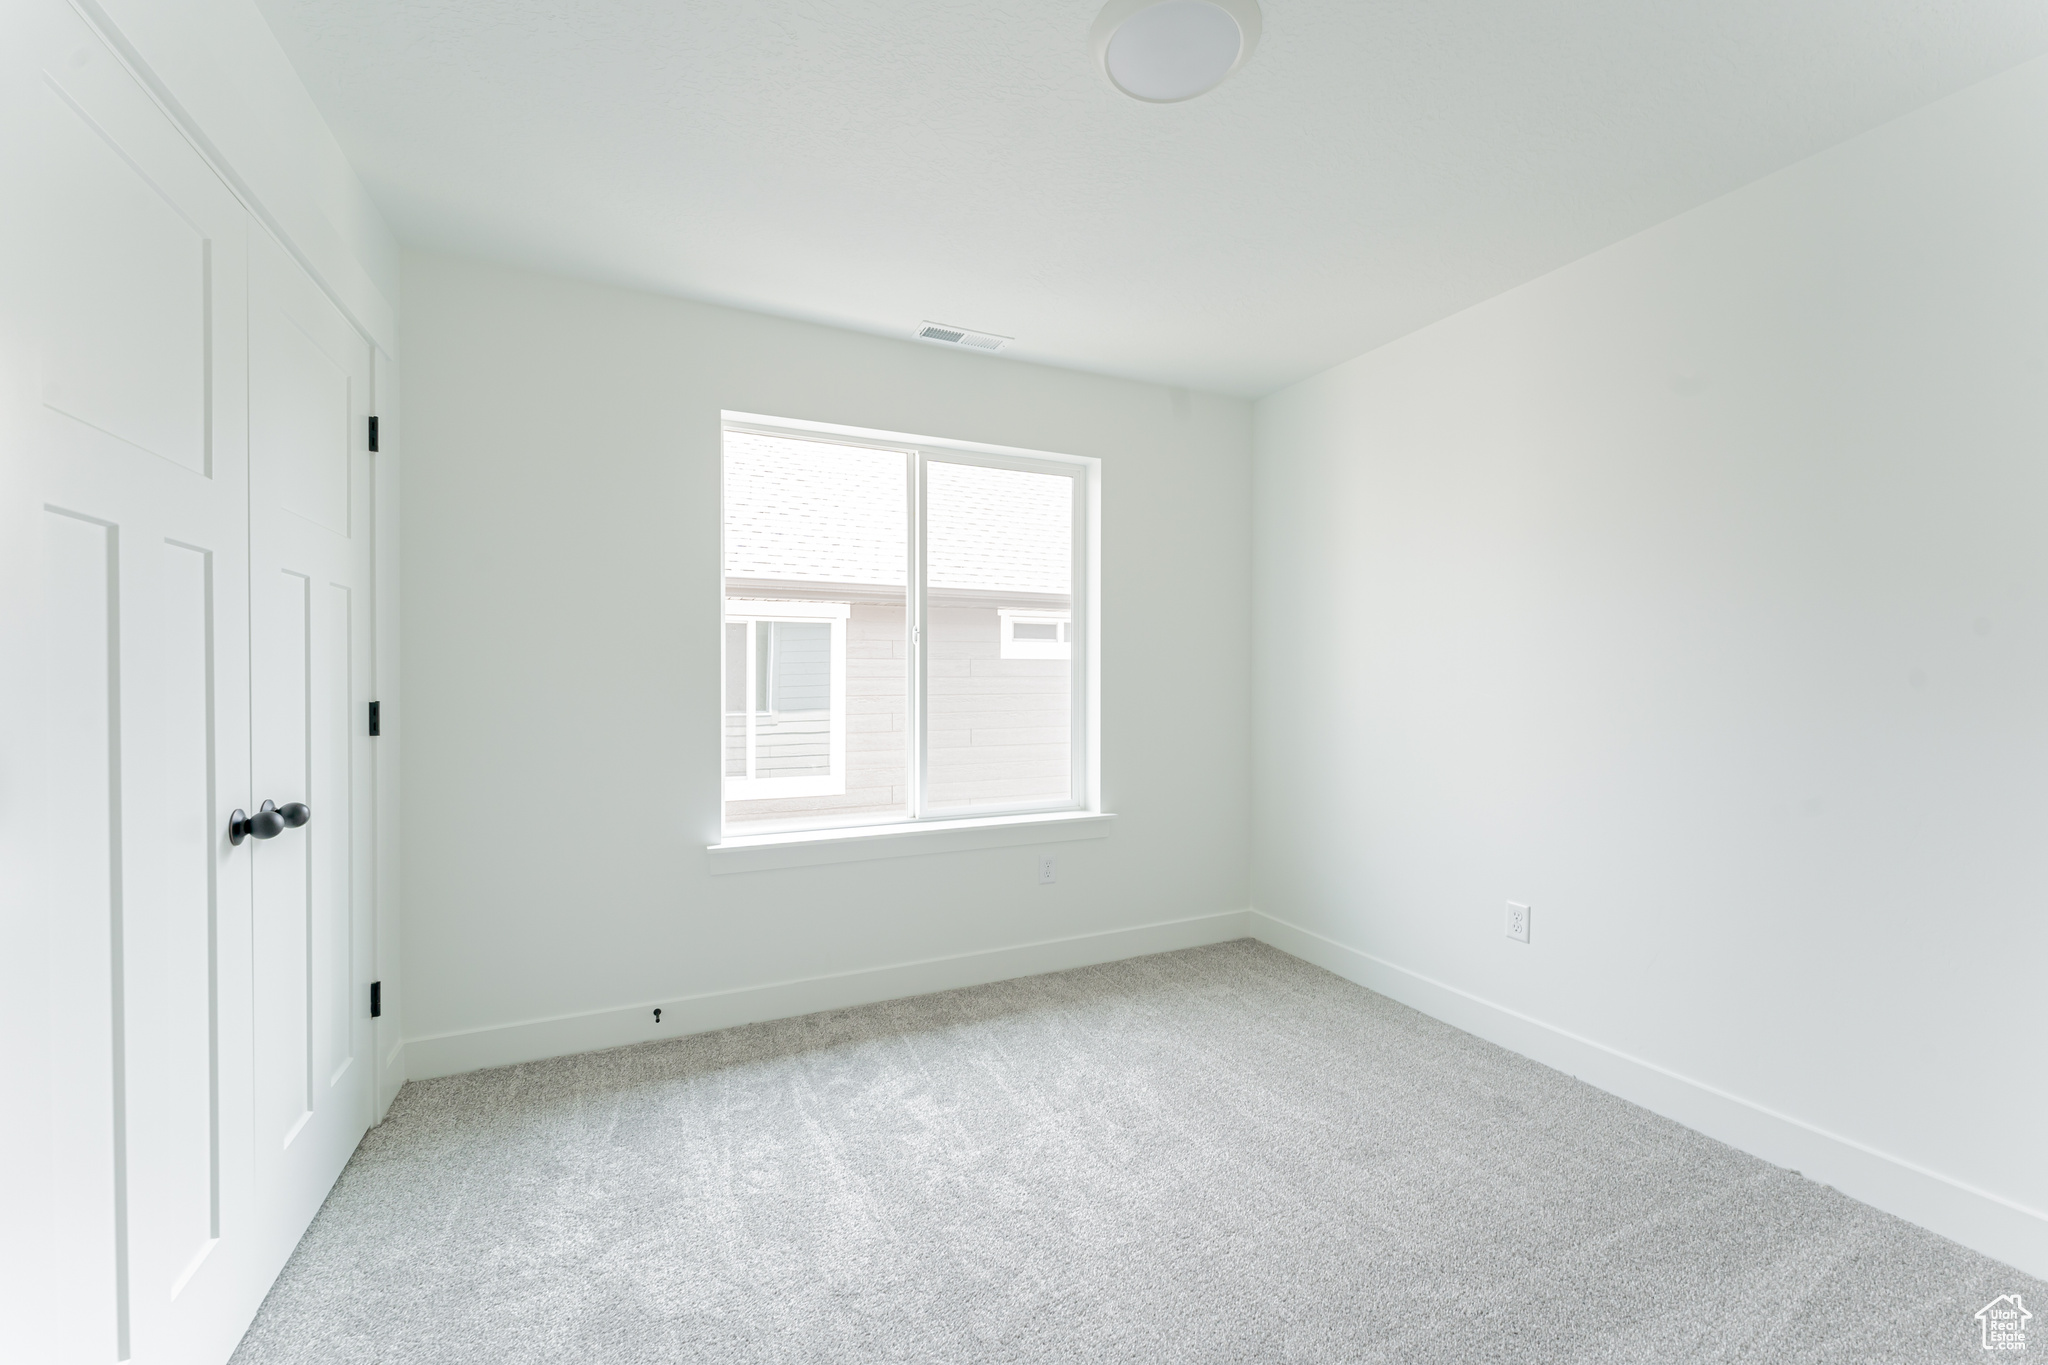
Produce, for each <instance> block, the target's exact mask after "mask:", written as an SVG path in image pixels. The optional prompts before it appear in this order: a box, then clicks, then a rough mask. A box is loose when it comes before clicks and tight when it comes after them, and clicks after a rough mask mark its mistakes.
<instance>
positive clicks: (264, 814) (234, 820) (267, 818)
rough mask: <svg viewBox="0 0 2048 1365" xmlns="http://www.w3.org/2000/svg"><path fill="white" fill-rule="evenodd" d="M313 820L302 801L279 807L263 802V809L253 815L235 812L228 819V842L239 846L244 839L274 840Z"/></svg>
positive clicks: (309, 809) (272, 802) (269, 802)
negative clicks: (289, 830)
mask: <svg viewBox="0 0 2048 1365" xmlns="http://www.w3.org/2000/svg"><path fill="white" fill-rule="evenodd" d="M312 818H313V810H312V807H310V806H308V805H307V804H306V803H305V802H303V801H294V802H292V803H291V804H290V805H288V806H283V807H280V806H279V805H278V804H277V803H276V802H274V801H265V802H264V803H263V809H262V810H259V811H257V812H256V813H255V814H254V815H244V814H243V813H242V812H241V811H236V812H235V813H234V814H233V815H230V816H229V817H228V842H229V843H231V844H239V843H241V842H242V840H244V839H275V838H276V837H277V836H278V835H280V834H282V833H284V832H285V831H286V830H288V829H297V828H298V827H299V826H300V825H303V824H305V823H306V822H307V821H308V820H310V819H312Z"/></svg>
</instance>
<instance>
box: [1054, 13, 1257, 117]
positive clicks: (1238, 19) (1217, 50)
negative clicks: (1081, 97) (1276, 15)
mask: <svg viewBox="0 0 2048 1365" xmlns="http://www.w3.org/2000/svg"><path fill="white" fill-rule="evenodd" d="M1090 37H1091V40H1092V43H1091V45H1092V46H1093V48H1094V51H1095V61H1096V64H1097V65H1098V66H1100V67H1101V68H1102V73H1103V74H1104V75H1105V76H1107V77H1109V83H1110V84H1111V85H1114V86H1115V87H1116V88H1117V89H1119V90H1121V91H1123V92H1124V93H1125V94H1126V95H1129V96H1130V97H1131V98H1132V99H1134V100H1144V101H1145V102H1146V103H1148V104H1175V103H1178V102H1179V101H1181V100H1191V99H1193V98H1194V97H1195V96H1197V95H1201V94H1206V93H1207V92H1209V91H1211V90H1214V89H1215V88H1216V87H1217V86H1219V85H1221V84H1222V83H1223V78H1224V77H1226V76H1228V75H1229V74H1230V73H1231V72H1233V71H1235V70H1237V69H1238V68H1239V67H1240V66H1243V65H1244V64H1245V62H1247V61H1248V60H1250V58H1251V55H1252V49H1253V48H1255V47H1257V46H1258V45H1259V6H1258V0H1109V3H1108V4H1107V5H1104V6H1103V7H1102V13H1101V14H1099V15H1097V16H1096V19H1095V29H1094V32H1093V33H1092V34H1091V35H1090Z"/></svg>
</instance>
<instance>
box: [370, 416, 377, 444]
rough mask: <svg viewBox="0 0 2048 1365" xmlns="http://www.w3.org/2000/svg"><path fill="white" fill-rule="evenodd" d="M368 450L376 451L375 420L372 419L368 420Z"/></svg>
mask: <svg viewBox="0 0 2048 1365" xmlns="http://www.w3.org/2000/svg"><path fill="white" fill-rule="evenodd" d="M370 449H371V450H372V451H374V450H376V449H377V419H376V418H374V417H372V418H371V419H370Z"/></svg>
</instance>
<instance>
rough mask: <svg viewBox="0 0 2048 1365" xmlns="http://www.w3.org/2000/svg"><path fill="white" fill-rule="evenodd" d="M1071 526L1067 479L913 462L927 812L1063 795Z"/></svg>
mask: <svg viewBox="0 0 2048 1365" xmlns="http://www.w3.org/2000/svg"><path fill="white" fill-rule="evenodd" d="M1073 521H1074V481H1073V479H1072V478H1070V477H1068V476H1066V475H1062V474H1039V473H1029V472H1024V471H1020V470H1011V469H987V468H983V467H981V466H979V465H966V464H952V463H948V462H945V461H940V460H931V461H929V462H928V463H927V464H926V466H925V541H926V543H925V565H926V573H925V611H926V621H927V624H928V626H929V631H928V634H927V637H926V662H925V678H926V689H927V691H926V713H927V716H928V723H927V738H926V767H925V774H926V789H925V792H926V811H927V812H928V813H932V814H939V813H945V814H960V813H963V812H966V811H971V810H977V809H989V808H996V807H1018V806H1032V805H1050V804H1058V803H1063V802H1066V801H1069V800H1071V799H1072V796H1073V754H1072V748H1071V739H1072V734H1073V725H1072V709H1071V708H1072V700H1073V699H1072V669H1073V663H1072V660H1071V659H1069V658H1065V657H1059V656H1061V655H1064V654H1066V653H1067V652H1069V646H1067V645H1066V644H1064V643H1062V642H1061V638H1060V636H1059V634H1058V621H1059V618H1061V617H1063V616H1066V615H1068V614H1069V613H1071V611H1072V610H1073ZM1019 616H1021V617H1023V618H1024V619H1021V620H1018V619H1012V618H1013V617H1019ZM1006 627H1008V631H1007V639H1006V638H1005V637H1006V629H1005V628H1006ZM1041 632H1050V633H1041Z"/></svg>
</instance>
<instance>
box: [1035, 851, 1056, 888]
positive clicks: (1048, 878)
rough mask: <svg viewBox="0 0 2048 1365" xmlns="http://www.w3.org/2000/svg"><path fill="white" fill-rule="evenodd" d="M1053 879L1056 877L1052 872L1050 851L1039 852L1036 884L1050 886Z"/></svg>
mask: <svg viewBox="0 0 2048 1365" xmlns="http://www.w3.org/2000/svg"><path fill="white" fill-rule="evenodd" d="M1055 880H1056V878H1054V876H1053V874H1052V855H1051V854H1050V853H1041V854H1039V855H1038V884H1039V885H1040V886H1051V885H1052V884H1053V882H1054V881H1055Z"/></svg>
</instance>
